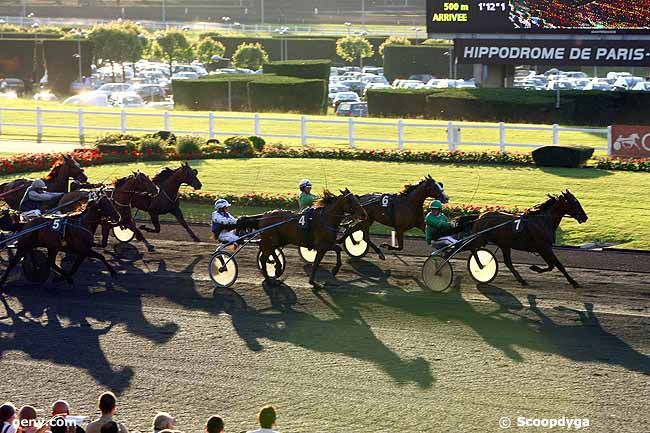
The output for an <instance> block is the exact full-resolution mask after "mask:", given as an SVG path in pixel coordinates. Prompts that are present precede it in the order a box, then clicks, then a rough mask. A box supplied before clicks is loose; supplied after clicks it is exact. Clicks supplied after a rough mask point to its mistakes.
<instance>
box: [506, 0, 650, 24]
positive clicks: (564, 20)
mask: <svg viewBox="0 0 650 433" xmlns="http://www.w3.org/2000/svg"><path fill="white" fill-rule="evenodd" d="M511 11H512V12H511V14H510V20H511V21H512V22H513V24H514V25H515V27H516V28H546V29H571V28H603V29H642V28H650V0H637V1H635V2H634V7H630V2H629V1H628V0H591V1H586V0H513V1H512V9H511Z"/></svg>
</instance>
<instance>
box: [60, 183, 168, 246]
mask: <svg viewBox="0 0 650 433" xmlns="http://www.w3.org/2000/svg"><path fill="white" fill-rule="evenodd" d="M107 193H108V195H109V197H110V198H111V200H112V201H113V202H114V203H115V206H116V207H117V210H118V212H119V213H120V219H119V222H118V223H117V224H109V223H102V243H101V246H102V247H106V246H107V245H108V235H109V232H110V230H111V227H113V226H115V225H119V226H120V227H127V228H129V229H131V230H133V232H134V233H135V237H136V239H137V240H138V241H140V242H144V244H145V245H146V247H147V250H149V251H153V250H154V247H153V245H151V244H150V243H149V242H148V241H147V240H146V239H145V237H144V235H143V234H142V232H141V231H140V230H139V229H138V227H137V226H136V225H135V221H134V220H133V216H132V215H131V201H132V200H133V198H134V197H135V196H136V195H137V194H142V193H144V194H151V195H157V194H158V193H159V189H158V187H157V186H156V185H155V184H154V183H153V182H152V181H151V179H149V176H147V175H146V174H144V173H141V172H139V171H137V172H134V173H133V174H131V175H130V176H126V177H123V178H120V179H117V180H115V181H114V182H113V189H112V190H108V191H107ZM89 194H90V193H89V192H88V191H74V192H70V193H68V194H65V195H64V196H62V197H61V199H60V200H59V204H64V203H70V202H75V201H77V204H75V205H73V206H74V207H78V206H80V205H82V204H83V203H84V202H85V200H87V199H88V196H89Z"/></svg>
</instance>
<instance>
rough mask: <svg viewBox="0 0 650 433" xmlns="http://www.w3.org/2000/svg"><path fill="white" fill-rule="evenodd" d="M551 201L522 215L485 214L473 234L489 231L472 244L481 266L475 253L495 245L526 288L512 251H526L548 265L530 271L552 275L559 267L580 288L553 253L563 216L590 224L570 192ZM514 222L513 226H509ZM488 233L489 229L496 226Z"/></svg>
mask: <svg viewBox="0 0 650 433" xmlns="http://www.w3.org/2000/svg"><path fill="white" fill-rule="evenodd" d="M548 197H549V198H548V200H546V201H545V202H544V203H541V204H538V205H537V206H535V207H533V208H532V209H530V210H528V211H526V212H524V213H523V214H521V215H512V214H509V213H505V212H486V213H483V214H482V215H481V216H479V217H478V219H477V220H476V221H475V222H474V224H473V226H472V232H473V233H479V232H481V231H484V230H486V232H485V233H484V234H482V235H480V236H479V237H478V238H477V240H476V241H474V242H472V243H471V244H470V248H471V250H472V254H473V255H474V258H475V259H476V261H477V263H478V264H479V265H480V263H481V262H480V260H479V258H478V256H477V254H476V250H477V249H478V248H480V247H482V246H484V245H485V244H486V243H487V242H492V243H494V244H496V245H497V246H498V247H499V248H501V251H502V252H503V261H504V262H505V264H506V266H507V267H508V269H509V270H510V272H512V275H514V277H515V278H516V279H517V281H519V283H521V285H522V286H527V285H528V283H527V282H526V281H525V280H524V279H523V278H522V277H521V275H519V273H518V272H517V270H516V269H515V268H514V266H513V265H512V258H511V254H510V252H511V250H518V251H527V252H531V253H538V254H539V255H540V256H541V257H542V258H543V259H544V261H545V262H546V263H547V264H548V267H546V268H540V267H539V266H537V265H534V266H531V267H530V269H531V270H532V271H534V272H537V273H540V274H541V273H544V272H550V271H552V270H553V269H554V268H555V267H557V268H558V269H559V270H560V272H562V274H563V275H564V277H565V278H566V279H567V281H568V282H569V284H571V285H572V286H573V287H574V288H578V287H580V285H579V284H578V283H577V282H576V281H575V280H574V279H573V278H571V276H570V275H569V274H568V273H567V271H566V269H564V266H563V265H562V263H560V261H559V260H558V258H557V257H556V256H555V254H554V253H553V244H554V243H555V232H556V231H557V229H558V227H559V225H560V222H561V221H562V218H564V216H565V215H566V216H569V217H571V218H574V219H575V220H576V221H578V223H580V224H582V223H585V222H587V219H588V217H587V214H586V213H585V211H584V209H583V208H582V205H581V204H580V202H579V201H578V199H577V198H576V197H575V196H574V195H573V194H572V193H571V192H569V190H567V191H565V192H563V193H562V194H560V195H558V196H555V195H549V196H548ZM508 222H512V224H508ZM500 224H501V227H497V228H495V229H493V230H488V229H490V227H496V226H498V225H500Z"/></svg>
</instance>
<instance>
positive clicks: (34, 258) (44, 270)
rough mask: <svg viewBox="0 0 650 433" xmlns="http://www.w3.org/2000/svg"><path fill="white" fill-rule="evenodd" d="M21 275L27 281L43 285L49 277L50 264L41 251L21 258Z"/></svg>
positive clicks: (34, 251) (35, 251)
mask: <svg viewBox="0 0 650 433" xmlns="http://www.w3.org/2000/svg"><path fill="white" fill-rule="evenodd" d="M22 268H23V275H24V276H25V279H26V280H27V281H30V282H32V283H38V284H43V283H44V282H46V281H47V279H48V278H49V277H50V264H49V262H48V260H47V255H46V254H45V253H44V252H43V251H39V250H33V251H32V252H30V253H28V254H27V255H26V256H25V257H23V261H22Z"/></svg>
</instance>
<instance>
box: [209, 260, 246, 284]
mask: <svg viewBox="0 0 650 433" xmlns="http://www.w3.org/2000/svg"><path fill="white" fill-rule="evenodd" d="M238 272H239V267H238V266H237V261H236V260H235V257H234V256H233V255H232V254H230V253H227V252H225V251H217V252H216V253H214V254H213V255H212V257H210V262H209V263H208V273H209V274H210V279H211V280H212V282H213V283H214V284H215V285H216V286H217V287H222V288H227V287H230V286H232V285H233V284H235V281H237V274H238Z"/></svg>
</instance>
